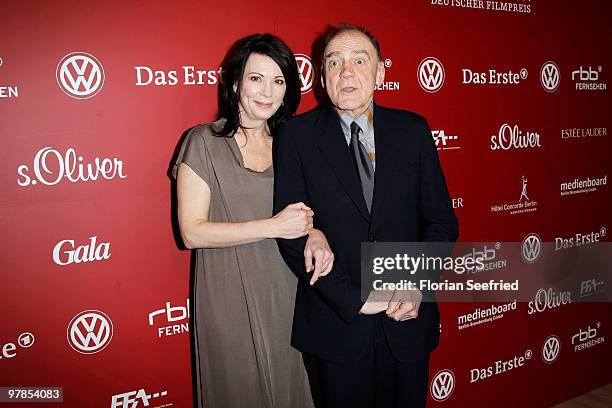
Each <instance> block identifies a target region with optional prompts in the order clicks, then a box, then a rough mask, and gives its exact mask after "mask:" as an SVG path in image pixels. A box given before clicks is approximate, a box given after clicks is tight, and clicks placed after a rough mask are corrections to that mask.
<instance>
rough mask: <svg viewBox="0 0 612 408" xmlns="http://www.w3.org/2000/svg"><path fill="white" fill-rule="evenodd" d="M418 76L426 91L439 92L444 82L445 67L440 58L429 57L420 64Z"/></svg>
mask: <svg viewBox="0 0 612 408" xmlns="http://www.w3.org/2000/svg"><path fill="white" fill-rule="evenodd" d="M417 78H418V80H419V85H421V88H423V90H424V91H427V92H430V93H431V92H437V91H439V90H440V88H442V85H443V84H444V67H443V66H442V63H441V62H440V61H438V59H436V58H434V57H427V58H425V59H424V60H423V61H421V63H420V64H419V69H418V70H417Z"/></svg>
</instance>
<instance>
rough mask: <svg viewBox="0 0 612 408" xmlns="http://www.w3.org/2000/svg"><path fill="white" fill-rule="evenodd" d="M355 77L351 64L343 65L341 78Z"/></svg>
mask: <svg viewBox="0 0 612 408" xmlns="http://www.w3.org/2000/svg"><path fill="white" fill-rule="evenodd" d="M353 75H355V72H354V71H353V68H352V67H351V66H350V64H342V69H341V70H340V76H341V77H343V78H347V77H349V78H350V77H352V76H353Z"/></svg>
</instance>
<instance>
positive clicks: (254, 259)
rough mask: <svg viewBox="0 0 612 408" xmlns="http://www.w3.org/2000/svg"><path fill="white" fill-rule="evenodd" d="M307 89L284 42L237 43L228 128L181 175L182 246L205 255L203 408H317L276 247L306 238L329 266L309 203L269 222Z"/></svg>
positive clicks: (230, 61) (225, 114)
mask: <svg viewBox="0 0 612 408" xmlns="http://www.w3.org/2000/svg"><path fill="white" fill-rule="evenodd" d="M299 88H300V87H299V77H298V71H297V66H296V62H295V58H294V56H293V53H292V52H291V51H290V50H289V48H288V47H287V46H286V45H285V44H284V43H283V42H282V41H281V40H280V39H278V38H276V37H274V36H272V35H270V34H264V35H259V34H257V35H252V36H249V37H246V38H244V39H242V40H240V41H239V42H238V43H237V44H236V45H235V46H234V47H233V48H232V50H231V51H230V53H229V55H228V57H227V58H226V63H225V64H224V72H223V85H222V89H221V92H220V98H219V99H220V107H219V113H220V116H221V118H220V119H219V120H217V121H216V122H214V123H212V124H204V125H199V126H196V127H195V128H193V129H192V130H191V131H190V132H189V134H188V135H187V137H186V139H185V141H184V143H183V145H182V147H181V149H180V152H179V156H178V159H177V161H176V165H175V166H174V174H175V175H176V177H177V192H178V219H179V226H180V230H181V235H182V237H183V240H184V242H185V245H186V246H187V247H188V248H197V250H196V255H197V256H196V273H195V282H194V288H195V289H194V294H193V296H194V300H195V305H194V316H193V319H194V336H195V340H196V349H195V355H196V373H195V374H194V375H195V376H196V381H198V383H199V385H200V386H199V387H198V388H199V390H198V395H197V397H198V405H199V406H200V407H202V406H206V407H207V408H208V407H211V408H217V407H220V408H231V407H253V408H263V407H279V408H284V407H292V408H293V407H312V399H311V396H310V390H309V387H308V380H307V377H306V373H305V370H304V368H303V365H302V360H301V356H300V354H299V353H298V352H297V351H296V350H294V349H292V348H291V346H290V335H291V320H292V315H293V306H294V297H295V288H296V278H295V277H294V275H293V274H292V273H291V271H290V270H289V269H288V268H287V267H286V265H285V263H284V261H283V260H282V258H281V256H280V254H279V252H278V248H277V246H276V242H275V240H274V238H286V239H293V238H298V237H301V236H304V235H307V234H308V235H309V237H308V241H307V250H306V251H305V253H307V251H308V250H309V249H311V250H312V251H317V252H318V253H319V254H323V255H322V258H319V259H317V261H319V262H317V263H318V264H319V267H321V270H322V273H321V276H324V275H326V274H327V273H329V271H330V270H331V267H332V263H333V254H332V253H331V251H330V250H329V247H328V245H327V241H326V240H325V237H324V236H323V235H322V233H321V232H319V231H317V230H314V229H313V228H312V217H313V212H312V210H311V209H310V208H309V207H307V206H306V205H304V204H303V203H294V204H291V205H289V206H287V207H286V208H285V209H283V210H282V211H281V212H280V213H278V214H277V215H275V216H274V217H272V216H271V215H272V194H273V182H274V180H273V167H272V137H273V135H274V131H275V130H276V129H277V127H278V126H279V125H280V124H281V123H282V122H283V121H285V120H287V119H288V118H290V117H291V116H292V115H293V114H294V113H295V111H296V109H297V106H298V104H299V101H300V90H299ZM309 258H310V259H309ZM311 258H312V257H311V256H310V255H309V256H307V261H306V265H307V269H308V265H309V263H311ZM317 272H319V271H317ZM314 279H316V277H315V278H313V280H314Z"/></svg>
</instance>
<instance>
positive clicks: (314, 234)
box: [304, 228, 334, 285]
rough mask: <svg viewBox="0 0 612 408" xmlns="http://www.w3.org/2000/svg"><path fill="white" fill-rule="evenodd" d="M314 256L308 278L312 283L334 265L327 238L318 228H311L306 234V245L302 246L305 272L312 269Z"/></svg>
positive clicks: (325, 274) (326, 273) (327, 272)
mask: <svg viewBox="0 0 612 408" xmlns="http://www.w3.org/2000/svg"><path fill="white" fill-rule="evenodd" d="M313 257H314V261H315V262H314V273H313V274H312V277H311V278H310V284H311V285H314V283H315V282H316V281H317V280H318V279H319V277H321V276H327V275H328V274H329V273H330V272H331V270H332V268H333V266H334V253H333V252H332V250H331V248H330V247H329V243H328V242H327V238H325V234H323V233H322V232H321V231H319V230H318V229H314V228H313V229H312V230H311V231H310V233H309V234H308V240H307V241H306V247H305V248H304V259H305V264H306V272H310V271H312V270H313V265H312V260H313Z"/></svg>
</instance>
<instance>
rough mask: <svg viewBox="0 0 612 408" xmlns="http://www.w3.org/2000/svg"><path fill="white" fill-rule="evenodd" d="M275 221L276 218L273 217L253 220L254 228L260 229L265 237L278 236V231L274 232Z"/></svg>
mask: <svg viewBox="0 0 612 408" xmlns="http://www.w3.org/2000/svg"><path fill="white" fill-rule="evenodd" d="M275 221H276V218H274V217H270V218H266V219H263V220H258V221H255V223H256V225H255V228H257V230H258V231H260V233H261V234H262V235H263V238H265V239H272V238H278V233H277V232H276V228H275Z"/></svg>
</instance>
